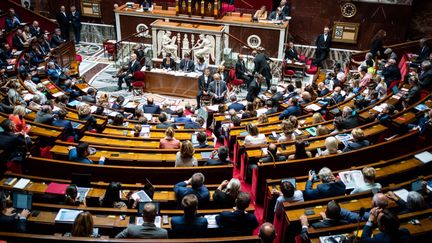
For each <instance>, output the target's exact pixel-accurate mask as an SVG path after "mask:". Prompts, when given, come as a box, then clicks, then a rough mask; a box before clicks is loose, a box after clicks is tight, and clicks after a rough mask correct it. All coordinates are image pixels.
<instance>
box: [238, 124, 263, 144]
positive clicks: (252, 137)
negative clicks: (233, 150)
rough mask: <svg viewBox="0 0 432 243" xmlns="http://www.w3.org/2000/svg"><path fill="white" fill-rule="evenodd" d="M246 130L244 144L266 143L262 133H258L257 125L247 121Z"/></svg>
mask: <svg viewBox="0 0 432 243" xmlns="http://www.w3.org/2000/svg"><path fill="white" fill-rule="evenodd" d="M246 131H247V132H248V133H249V134H248V135H247V136H246V137H245V140H244V143H245V145H256V144H265V143H267V140H266V137H265V135H264V134H261V133H259V131H258V127H257V125H255V124H253V123H248V124H247V125H246Z"/></svg>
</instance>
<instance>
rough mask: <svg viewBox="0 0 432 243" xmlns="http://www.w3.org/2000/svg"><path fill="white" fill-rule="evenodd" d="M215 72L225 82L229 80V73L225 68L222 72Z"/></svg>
mask: <svg viewBox="0 0 432 243" xmlns="http://www.w3.org/2000/svg"><path fill="white" fill-rule="evenodd" d="M217 73H218V74H219V75H220V77H221V80H222V81H224V82H226V83H228V82H229V73H228V71H226V70H225V71H223V72H217Z"/></svg>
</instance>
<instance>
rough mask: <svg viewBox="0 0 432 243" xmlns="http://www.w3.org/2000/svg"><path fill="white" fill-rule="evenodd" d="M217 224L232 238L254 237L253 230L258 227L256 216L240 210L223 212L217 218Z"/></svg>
mask: <svg viewBox="0 0 432 243" xmlns="http://www.w3.org/2000/svg"><path fill="white" fill-rule="evenodd" d="M216 223H217V224H218V225H219V227H221V228H223V230H224V232H225V233H226V235H230V236H241V235H252V232H253V230H254V229H255V228H256V227H258V220H257V218H256V217H255V215H254V214H251V213H245V212H244V211H240V210H235V211H233V212H230V211H225V212H221V213H220V214H219V215H218V216H216Z"/></svg>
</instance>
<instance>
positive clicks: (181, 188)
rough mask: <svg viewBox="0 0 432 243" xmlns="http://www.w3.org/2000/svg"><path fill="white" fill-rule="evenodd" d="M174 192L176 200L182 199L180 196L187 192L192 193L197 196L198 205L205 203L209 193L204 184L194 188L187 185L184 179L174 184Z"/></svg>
mask: <svg viewBox="0 0 432 243" xmlns="http://www.w3.org/2000/svg"><path fill="white" fill-rule="evenodd" d="M174 192H175V194H176V197H177V199H178V200H182V198H183V197H184V196H186V195H189V194H194V195H195V196H197V198H198V201H199V205H200V206H201V205H204V204H207V203H208V202H209V200H210V193H209V190H208V189H207V187H206V186H204V185H203V186H202V187H201V188H199V189H197V190H195V189H193V188H191V187H187V185H186V183H185V182H184V181H182V182H179V183H177V184H175V186H174Z"/></svg>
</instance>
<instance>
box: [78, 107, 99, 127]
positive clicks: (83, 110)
mask: <svg viewBox="0 0 432 243" xmlns="http://www.w3.org/2000/svg"><path fill="white" fill-rule="evenodd" d="M78 119H79V120H81V121H88V123H89V125H88V126H87V130H89V131H90V130H93V129H95V128H96V119H95V118H94V117H93V116H92V115H91V108H90V105H88V104H83V105H81V106H79V107H78Z"/></svg>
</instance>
